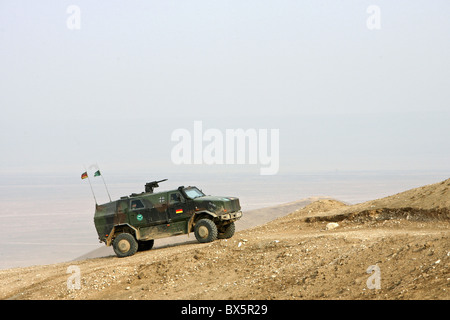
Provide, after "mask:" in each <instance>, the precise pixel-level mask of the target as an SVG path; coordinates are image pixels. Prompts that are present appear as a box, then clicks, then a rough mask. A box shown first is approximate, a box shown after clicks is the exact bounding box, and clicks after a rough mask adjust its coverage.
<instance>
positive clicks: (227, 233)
mask: <svg viewBox="0 0 450 320" xmlns="http://www.w3.org/2000/svg"><path fill="white" fill-rule="evenodd" d="M235 231H236V227H235V225H234V222H232V223H230V224H227V225H226V226H224V227H223V228H222V230H220V232H219V234H218V235H217V239H230V238H231V237H232V236H234V232H235Z"/></svg>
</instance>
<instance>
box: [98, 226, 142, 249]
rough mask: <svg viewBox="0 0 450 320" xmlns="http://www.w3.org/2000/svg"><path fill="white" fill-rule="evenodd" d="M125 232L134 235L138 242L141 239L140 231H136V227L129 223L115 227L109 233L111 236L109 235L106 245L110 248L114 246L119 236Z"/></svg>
mask: <svg viewBox="0 0 450 320" xmlns="http://www.w3.org/2000/svg"><path fill="white" fill-rule="evenodd" d="M124 232H126V233H130V234H132V235H134V237H135V238H136V240H139V239H140V233H139V230H138V229H136V228H135V227H133V226H132V225H130V224H128V223H124V224H118V225H115V226H114V227H113V228H112V229H111V231H110V232H109V235H108V237H107V238H106V241H105V243H106V245H107V246H108V247H109V246H110V245H111V244H112V242H113V240H114V238H115V237H116V236H117V235H118V234H120V233H124Z"/></svg>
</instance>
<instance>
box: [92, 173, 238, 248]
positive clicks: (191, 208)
mask: <svg viewBox="0 0 450 320" xmlns="http://www.w3.org/2000/svg"><path fill="white" fill-rule="evenodd" d="M158 182H160V181H158ZM147 185H148V184H147ZM146 190H147V191H149V192H143V193H140V194H131V195H130V196H125V197H121V198H120V199H119V200H116V201H112V202H109V203H105V204H101V205H96V210H95V214H94V223H95V228H96V230H97V233H98V236H99V240H100V242H105V244H106V245H110V244H111V242H112V239H113V238H114V235H115V234H117V233H120V232H123V230H124V229H126V230H128V231H127V232H130V231H131V232H132V233H134V235H135V237H136V239H137V240H151V239H158V238H165V237H170V236H176V235H180V234H188V233H189V232H192V228H193V226H195V222H196V221H197V220H198V219H199V218H201V217H204V216H205V215H206V216H208V217H209V218H210V219H212V220H213V221H214V222H215V223H216V225H217V227H218V229H220V228H222V227H224V226H226V225H228V224H230V223H232V222H234V221H236V220H238V219H240V217H241V216H242V212H241V211H240V210H241V206H240V203H239V199H238V198H234V197H216V196H205V195H204V194H203V193H202V192H201V191H199V190H198V189H197V188H196V187H187V188H184V187H179V188H178V189H175V190H170V191H164V192H158V193H153V189H151V190H149V189H148V188H146ZM186 191H194V192H200V193H201V194H202V195H201V196H199V197H196V198H190V197H189V196H188V195H187V194H186Z"/></svg>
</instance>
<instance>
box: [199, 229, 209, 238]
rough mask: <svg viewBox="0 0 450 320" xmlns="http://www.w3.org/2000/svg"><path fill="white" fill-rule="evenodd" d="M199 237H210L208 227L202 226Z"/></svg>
mask: <svg viewBox="0 0 450 320" xmlns="http://www.w3.org/2000/svg"><path fill="white" fill-rule="evenodd" d="M198 235H199V236H200V238H206V237H208V235H209V230H208V228H207V227H205V226H200V227H199V228H198Z"/></svg>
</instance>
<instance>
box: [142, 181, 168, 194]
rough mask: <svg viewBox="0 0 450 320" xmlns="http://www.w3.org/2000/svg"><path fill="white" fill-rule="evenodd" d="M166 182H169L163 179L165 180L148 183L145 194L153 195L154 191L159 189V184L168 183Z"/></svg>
mask: <svg viewBox="0 0 450 320" xmlns="http://www.w3.org/2000/svg"><path fill="white" fill-rule="evenodd" d="M166 180H167V179H163V180H159V181H152V182H147V183H146V184H145V192H148V193H153V189H154V188H158V187H159V184H158V183H160V182H164V181H166Z"/></svg>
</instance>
